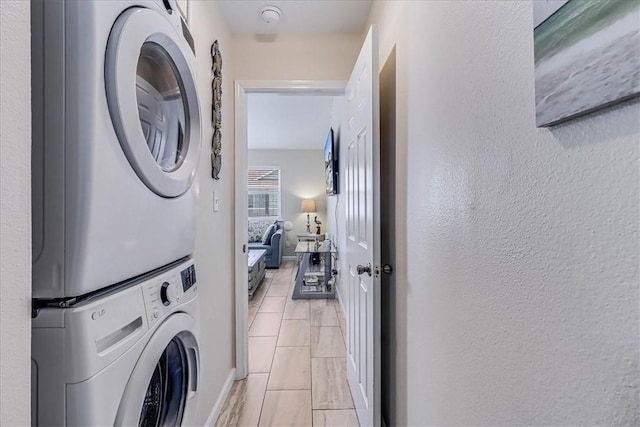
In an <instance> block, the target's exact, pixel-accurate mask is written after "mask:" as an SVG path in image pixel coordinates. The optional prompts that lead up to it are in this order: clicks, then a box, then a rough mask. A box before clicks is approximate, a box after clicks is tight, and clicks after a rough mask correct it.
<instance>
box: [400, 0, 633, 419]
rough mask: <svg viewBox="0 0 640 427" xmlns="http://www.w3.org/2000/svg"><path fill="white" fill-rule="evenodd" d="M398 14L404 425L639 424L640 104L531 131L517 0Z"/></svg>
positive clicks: (529, 74) (526, 38) (526, 34)
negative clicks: (402, 63) (404, 57)
mask: <svg viewBox="0 0 640 427" xmlns="http://www.w3.org/2000/svg"><path fill="white" fill-rule="evenodd" d="M409 17H410V25H409V28H410V40H409V52H408V58H409V92H408V94H409V95H408V108H409V109H408V123H409V143H408V165H407V166H408V176H409V180H408V197H407V200H408V221H407V223H408V233H407V238H408V242H407V261H408V262H407V263H408V283H407V287H408V289H407V295H406V300H407V301H406V304H407V311H406V317H407V323H408V327H407V334H408V336H407V342H408V349H407V350H408V351H407V371H408V373H409V375H408V378H407V381H408V395H407V422H408V424H409V425H447V424H456V425H478V424H493V425H515V424H518V425H523V424H533V425H587V424H589V425H595V424H607V425H639V424H640V396H639V390H640V373H639V366H638V358H639V353H638V351H639V329H638V321H639V319H638V311H639V305H638V301H639V300H638V297H639V292H638V290H639V273H638V266H639V264H640V255H639V253H640V245H639V222H640V216H639V208H638V206H639V173H638V172H639V169H638V167H639V159H640V151H639V142H640V119H639V118H640V104H639V103H638V101H637V100H636V101H635V102H631V103H628V104H627V105H624V106H617V107H614V108H612V109H608V110H607V111H602V112H599V113H596V114H595V115H592V116H589V117H586V118H583V119H578V120H573V121H571V122H568V123H567V124H565V125H562V126H558V127H555V128H552V129H537V128H536V127H535V124H534V123H535V113H534V73H533V36H532V12H531V4H530V2H501V1H497V2H477V1H466V2H463V1H460V2H413V3H411V5H410V10H409ZM639 66H640V64H639Z"/></svg>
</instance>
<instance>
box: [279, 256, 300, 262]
mask: <svg viewBox="0 0 640 427" xmlns="http://www.w3.org/2000/svg"><path fill="white" fill-rule="evenodd" d="M282 260H283V261H297V260H298V257H297V256H295V255H283V256H282Z"/></svg>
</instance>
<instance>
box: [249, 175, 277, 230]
mask: <svg viewBox="0 0 640 427" xmlns="http://www.w3.org/2000/svg"><path fill="white" fill-rule="evenodd" d="M247 183H248V189H249V191H248V193H249V203H248V206H249V218H265V217H273V218H280V169H279V168H273V167H256V166H250V167H249V176H248V179H247Z"/></svg>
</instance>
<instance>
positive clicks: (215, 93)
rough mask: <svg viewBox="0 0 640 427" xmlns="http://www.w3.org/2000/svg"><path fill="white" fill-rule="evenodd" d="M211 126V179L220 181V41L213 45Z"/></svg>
mask: <svg viewBox="0 0 640 427" xmlns="http://www.w3.org/2000/svg"><path fill="white" fill-rule="evenodd" d="M211 72H212V74H213V80H212V81H211V96H212V99H211V104H212V105H211V125H212V127H213V136H212V139H211V177H212V178H213V179H215V180H218V179H220V169H221V168H222V131H221V130H220V129H221V128H222V56H221V55H220V49H219V45H218V40H216V41H214V42H213V44H212V45H211Z"/></svg>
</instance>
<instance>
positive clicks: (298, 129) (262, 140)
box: [247, 93, 334, 150]
mask: <svg viewBox="0 0 640 427" xmlns="http://www.w3.org/2000/svg"><path fill="white" fill-rule="evenodd" d="M333 98H334V97H333V96H325V95H291V94H277V93H251V94H249V95H248V101H247V115H248V117H247V119H248V130H247V132H248V134H247V139H248V146H249V149H251V150H274V149H275V150H322V149H323V148H324V143H325V140H326V138H327V134H328V133H329V128H330V127H331V107H332V105H333Z"/></svg>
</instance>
